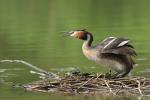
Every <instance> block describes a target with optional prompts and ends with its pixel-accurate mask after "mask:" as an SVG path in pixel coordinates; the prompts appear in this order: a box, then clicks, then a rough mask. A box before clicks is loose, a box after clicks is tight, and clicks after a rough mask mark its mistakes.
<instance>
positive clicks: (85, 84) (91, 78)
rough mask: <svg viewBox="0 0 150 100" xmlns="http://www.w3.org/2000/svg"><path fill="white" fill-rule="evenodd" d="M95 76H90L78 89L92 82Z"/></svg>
mask: <svg viewBox="0 0 150 100" xmlns="http://www.w3.org/2000/svg"><path fill="white" fill-rule="evenodd" d="M93 78H94V77H92V78H90V79H89V80H88V81H86V82H84V83H83V84H82V85H80V86H79V87H78V88H77V90H78V89H80V88H81V87H83V86H84V85H86V84H87V83H88V82H90V81H91V80H92V79H93Z"/></svg>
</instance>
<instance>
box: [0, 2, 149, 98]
mask: <svg viewBox="0 0 150 100" xmlns="http://www.w3.org/2000/svg"><path fill="white" fill-rule="evenodd" d="M149 4H150V1H149V0H82V1H81V0H0V60H4V59H20V60H24V61H27V62H29V63H31V64H33V65H36V66H38V67H40V68H42V69H45V70H48V71H52V72H60V71H68V70H70V69H71V68H79V69H80V70H82V71H85V72H99V73H101V72H106V71H107V70H106V69H104V68H103V67H102V66H100V65H97V64H95V63H93V62H90V61H88V60H87V59H86V58H85V57H84V56H83V54H82V52H81V45H82V41H80V40H77V39H74V38H64V37H62V33H61V32H62V31H69V30H74V29H82V28H85V29H87V30H88V31H90V32H92V33H93V35H94V43H98V42H100V41H101V40H102V39H104V38H105V37H107V36H118V37H119V36H120V37H127V38H129V39H131V40H132V43H133V44H134V46H135V48H136V50H137V52H138V57H136V62H137V63H138V64H139V66H138V67H136V68H135V69H134V70H133V72H132V74H133V75H139V76H149V75H150V70H148V69H149V68H150V47H149V46H150V11H149V9H150V6H149ZM146 69H147V70H146ZM29 71H30V69H29V68H28V67H26V66H25V65H23V64H18V63H0V99H1V100H41V99H43V98H44V100H60V99H61V100H117V99H118V100H120V99H121V100H127V99H128V100H136V99H138V98H137V97H126V96H123V97H115V96H101V95H76V96H70V95H61V94H50V93H39V92H28V91H24V90H23V89H20V88H13V87H12V84H16V83H17V84H18V83H28V82H32V81H36V80H38V79H39V78H38V76H37V75H33V74H30V73H29ZM141 71H142V72H141ZM3 81H5V82H6V83H5V84H3ZM143 100H149V98H143Z"/></svg>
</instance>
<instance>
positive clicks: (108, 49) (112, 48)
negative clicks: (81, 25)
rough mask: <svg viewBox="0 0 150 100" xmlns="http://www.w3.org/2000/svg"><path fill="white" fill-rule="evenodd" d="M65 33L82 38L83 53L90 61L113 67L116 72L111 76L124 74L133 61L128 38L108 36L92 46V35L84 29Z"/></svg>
mask: <svg viewBox="0 0 150 100" xmlns="http://www.w3.org/2000/svg"><path fill="white" fill-rule="evenodd" d="M66 35H68V36H72V37H75V38H79V39H81V40H84V43H83V45H82V51H83V54H84V55H85V56H86V57H87V58H88V59H89V60H92V61H95V62H97V63H99V64H102V65H104V66H107V67H109V68H110V69H113V70H114V71H115V72H116V73H115V74H114V75H112V76H111V78H121V77H124V76H126V75H127V74H128V73H129V72H130V71H131V69H132V68H133V65H134V64H135V62H134V61H133V58H132V56H136V55H137V54H136V52H135V51H134V47H133V46H132V45H131V44H129V39H125V38H117V37H108V38H106V39H104V40H103V41H102V42H101V43H99V44H97V45H95V46H92V45H91V44H92V41H93V36H92V34H91V33H90V32H88V31H86V30H75V31H70V32H67V33H66Z"/></svg>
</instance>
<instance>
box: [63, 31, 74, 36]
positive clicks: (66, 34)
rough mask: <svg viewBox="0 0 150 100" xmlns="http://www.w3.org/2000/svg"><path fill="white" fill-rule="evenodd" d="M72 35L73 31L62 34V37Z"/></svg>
mask: <svg viewBox="0 0 150 100" xmlns="http://www.w3.org/2000/svg"><path fill="white" fill-rule="evenodd" d="M72 33H73V31H70V32H64V36H71V34H72Z"/></svg>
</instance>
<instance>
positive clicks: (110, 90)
mask: <svg viewBox="0 0 150 100" xmlns="http://www.w3.org/2000/svg"><path fill="white" fill-rule="evenodd" d="M104 82H105V84H106V86H107V87H108V89H109V92H110V93H112V94H114V93H113V92H112V89H111V88H110V86H109V84H108V83H107V81H106V80H104Z"/></svg>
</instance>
